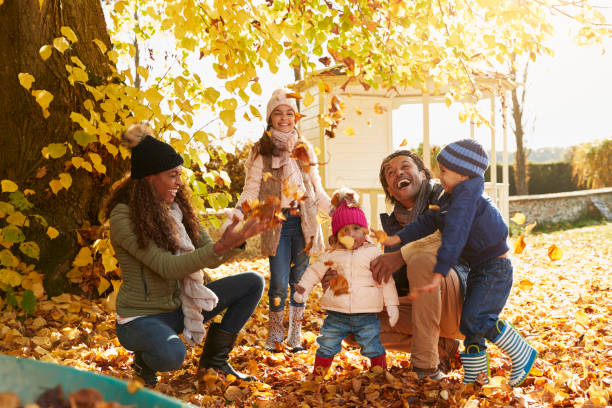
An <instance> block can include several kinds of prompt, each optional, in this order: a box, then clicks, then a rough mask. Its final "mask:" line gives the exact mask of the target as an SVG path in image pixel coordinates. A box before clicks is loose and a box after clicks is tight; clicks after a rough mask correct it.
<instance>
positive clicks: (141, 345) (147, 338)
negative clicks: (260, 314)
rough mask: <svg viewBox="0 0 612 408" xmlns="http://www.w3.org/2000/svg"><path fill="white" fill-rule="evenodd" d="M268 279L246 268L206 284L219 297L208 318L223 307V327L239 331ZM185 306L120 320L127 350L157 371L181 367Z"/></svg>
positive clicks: (121, 340) (205, 314)
mask: <svg viewBox="0 0 612 408" xmlns="http://www.w3.org/2000/svg"><path fill="white" fill-rule="evenodd" d="M264 283H265V282H264V279H263V277H262V276H261V275H259V274H258V273H256V272H245V273H239V274H236V275H232V276H228V277H225V278H221V279H218V280H216V281H213V282H211V283H209V284H208V285H206V286H207V287H208V288H209V289H210V290H212V291H213V292H215V294H216V295H217V297H218V298H219V302H218V303H217V306H216V307H215V308H214V309H213V310H211V311H210V312H206V311H202V317H203V320H204V321H205V322H207V321H209V320H210V319H212V318H213V317H215V316H216V315H218V314H219V313H220V312H222V311H223V310H225V309H227V310H226V311H225V315H224V316H223V319H222V320H221V325H220V328H221V329H223V330H225V331H228V332H231V333H236V334H237V333H238V332H239V331H240V330H241V329H242V327H243V326H244V324H245V323H246V322H247V320H249V317H251V314H252V313H253V311H254V310H255V308H256V307H257V304H258V303H259V300H260V299H261V295H262V293H263V289H264ZM183 317H184V316H183V309H182V308H180V307H179V308H178V309H176V310H175V311H173V312H168V313H159V314H155V315H149V316H143V317H139V318H138V319H135V320H132V321H131V322H129V323H125V324H117V338H118V339H119V343H121V345H122V346H123V347H125V348H126V349H127V350H131V351H134V352H140V354H141V356H142V359H143V360H144V362H145V363H146V364H147V365H148V366H149V367H150V368H152V369H153V370H155V371H172V370H176V369H178V368H179V367H180V366H181V365H182V364H183V360H185V354H186V349H185V344H184V343H183V341H182V340H181V339H180V338H179V336H178V333H182V332H183V328H184V326H183Z"/></svg>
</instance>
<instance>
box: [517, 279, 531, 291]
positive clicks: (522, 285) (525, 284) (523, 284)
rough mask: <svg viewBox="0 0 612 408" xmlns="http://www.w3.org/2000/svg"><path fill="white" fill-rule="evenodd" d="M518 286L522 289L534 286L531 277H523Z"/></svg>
mask: <svg viewBox="0 0 612 408" xmlns="http://www.w3.org/2000/svg"><path fill="white" fill-rule="evenodd" d="M518 286H519V288H521V290H529V289H531V287H532V286H533V282H531V281H530V280H529V279H521V280H520V282H519V284H518Z"/></svg>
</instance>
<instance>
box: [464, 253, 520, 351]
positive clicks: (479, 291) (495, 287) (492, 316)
mask: <svg viewBox="0 0 612 408" xmlns="http://www.w3.org/2000/svg"><path fill="white" fill-rule="evenodd" d="M511 288H512V263H511V262H510V259H508V258H494V259H491V260H490V261H487V262H485V263H484V264H482V265H479V266H477V267H473V268H471V269H470V274H469V275H468V278H467V288H466V295H465V300H464V301H463V310H462V312H461V323H460V324H459V330H460V331H461V333H463V334H464V335H465V340H464V341H463V344H464V346H465V349H466V350H467V349H468V347H469V346H471V345H476V346H478V348H479V350H480V351H482V350H484V349H486V348H487V347H486V345H485V338H487V339H489V341H492V340H493V339H495V338H496V337H497V336H498V334H499V332H498V331H497V328H496V327H495V324H496V323H497V320H498V319H499V314H500V313H501V311H502V310H503V308H504V306H505V304H506V300H507V299H508V295H509V294H510V289H511ZM471 351H474V350H470V352H471Z"/></svg>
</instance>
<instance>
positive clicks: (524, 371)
mask: <svg viewBox="0 0 612 408" xmlns="http://www.w3.org/2000/svg"><path fill="white" fill-rule="evenodd" d="M500 323H502V324H504V327H503V328H502V329H500V328H499V324H500ZM497 331H498V332H499V336H497V338H496V339H495V340H493V344H495V345H496V346H497V347H499V348H500V349H501V350H502V351H503V352H504V353H506V354H508V356H510V360H511V361H512V372H511V373H510V381H509V383H510V385H511V386H513V387H518V386H519V385H521V384H522V383H523V381H525V378H527V375H529V371H530V370H531V367H533V363H535V360H536V358H537V356H538V352H537V351H536V349H534V348H533V347H532V346H530V345H529V343H527V342H526V341H525V339H524V338H523V336H521V334H520V333H519V332H518V331H517V330H516V328H515V327H514V326H512V325H511V324H510V323H508V322H505V321H503V320H498V321H497Z"/></svg>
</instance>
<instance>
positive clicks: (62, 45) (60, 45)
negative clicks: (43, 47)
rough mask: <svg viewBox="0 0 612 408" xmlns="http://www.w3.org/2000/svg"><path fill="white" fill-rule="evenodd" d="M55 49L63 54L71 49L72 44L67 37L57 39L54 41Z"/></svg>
mask: <svg viewBox="0 0 612 408" xmlns="http://www.w3.org/2000/svg"><path fill="white" fill-rule="evenodd" d="M53 47H54V48H55V49H56V50H58V51H59V52H61V53H62V54H63V53H64V51H66V50H67V49H68V48H70V43H69V42H68V40H66V37H57V38H54V39H53Z"/></svg>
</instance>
